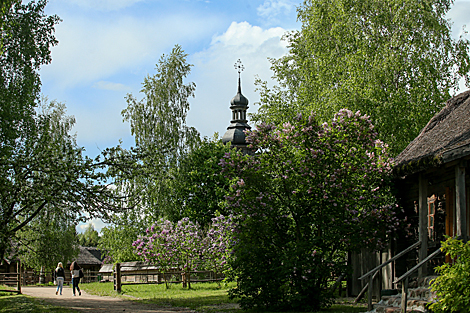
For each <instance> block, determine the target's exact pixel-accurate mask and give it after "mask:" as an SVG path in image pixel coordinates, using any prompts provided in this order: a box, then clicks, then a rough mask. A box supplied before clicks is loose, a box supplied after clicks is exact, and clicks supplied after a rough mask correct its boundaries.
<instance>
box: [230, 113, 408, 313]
mask: <svg viewBox="0 0 470 313" xmlns="http://www.w3.org/2000/svg"><path fill="white" fill-rule="evenodd" d="M376 136H377V133H376V132H375V131H374V127H373V125H372V124H371V122H370V120H369V118H368V117H367V116H363V115H361V114H360V113H359V112H357V113H356V114H354V113H352V112H351V111H348V110H341V111H340V112H339V113H338V114H336V115H335V118H334V119H333V120H332V121H331V122H330V123H324V124H321V125H320V124H319V123H317V120H316V118H315V116H314V115H310V116H308V117H302V116H301V115H298V116H297V118H296V119H295V120H294V121H293V122H292V123H285V124H284V125H283V127H282V128H279V129H278V128H276V127H275V126H273V125H266V124H261V125H259V126H258V129H257V130H255V131H253V132H250V133H248V136H247V141H248V142H249V144H250V147H251V148H252V149H253V150H254V151H257V153H256V154H255V155H253V156H250V155H242V154H241V153H240V152H238V151H232V152H230V153H227V155H226V156H225V157H224V158H223V160H222V161H221V163H222V165H223V166H224V171H225V173H226V175H231V177H233V184H232V185H231V189H232V194H231V195H230V196H229V197H227V201H228V205H229V207H230V208H231V209H232V210H233V211H234V213H235V214H239V216H240V218H239V219H238V225H237V229H236V231H235V238H236V245H235V247H234V249H233V258H232V259H231V260H232V267H233V271H232V272H231V275H232V277H236V279H237V288H234V289H232V290H231V291H230V294H231V296H232V297H238V298H239V299H240V300H239V301H240V304H241V306H242V307H243V308H245V309H247V308H253V307H257V308H263V309H270V310H285V309H291V310H301V311H309V310H314V311H315V310H319V309H320V308H321V307H325V306H328V305H329V303H330V301H331V295H330V294H329V292H328V288H327V282H328V279H330V278H331V276H332V275H339V274H341V273H344V272H345V271H346V270H347V269H346V267H345V254H346V252H347V251H348V250H350V249H358V248H361V247H373V248H380V247H383V246H384V245H385V243H386V240H387V238H388V236H389V235H390V234H391V233H392V232H393V230H394V229H396V227H397V225H398V224H399V221H398V220H397V218H396V217H395V212H394V209H395V208H396V205H395V199H394V197H393V196H392V194H391V193H390V184H389V182H390V176H389V175H388V174H389V173H390V171H391V166H390V159H389V157H388V155H387V146H386V145H384V144H383V143H382V142H381V141H379V140H377V139H376Z"/></svg>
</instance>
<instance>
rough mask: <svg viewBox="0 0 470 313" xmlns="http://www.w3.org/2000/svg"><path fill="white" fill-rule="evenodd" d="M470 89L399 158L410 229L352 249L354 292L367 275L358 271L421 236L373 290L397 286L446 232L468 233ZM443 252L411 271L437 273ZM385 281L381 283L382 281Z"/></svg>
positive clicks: (397, 165) (398, 176)
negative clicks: (379, 247) (379, 246)
mask: <svg viewBox="0 0 470 313" xmlns="http://www.w3.org/2000/svg"><path fill="white" fill-rule="evenodd" d="M469 160H470V91H466V92H463V93H461V94H459V95H457V96H455V97H453V98H451V99H450V100H448V101H447V102H446V105H445V107H444V108H443V109H442V110H441V111H440V112H439V113H437V114H436V115H435V116H434V117H433V118H432V119H431V120H430V121H429V122H428V124H427V125H426V126H425V127H424V128H423V129H422V130H421V132H420V134H419V135H418V137H416V138H415V139H414V140H413V141H412V142H411V143H410V144H409V145H408V146H407V148H406V149H405V150H403V151H402V152H401V153H400V154H399V155H398V156H397V157H396V158H395V166H394V169H393V171H394V175H395V177H396V179H395V186H396V190H397V196H398V201H399V203H400V206H401V207H402V208H403V210H404V212H403V214H404V216H402V217H406V219H407V221H406V223H407V224H409V226H410V227H409V232H405V233H399V234H398V238H397V240H396V241H394V242H393V243H391V245H390V247H389V249H388V251H383V252H382V253H380V254H373V253H370V252H367V251H361V252H360V253H353V254H352V262H351V264H352V265H353V267H354V273H353V275H352V279H351V286H352V290H351V291H352V292H351V293H352V294H353V295H357V293H358V292H359V290H361V287H362V286H364V285H365V283H367V281H362V282H359V281H358V280H357V279H358V277H359V276H361V275H363V274H365V273H366V272H368V271H369V270H371V269H373V268H374V267H376V266H378V265H380V264H381V263H384V262H385V261H387V260H389V259H390V258H392V257H393V256H395V255H397V254H398V253H400V252H401V251H404V250H405V249H407V248H408V247H410V246H412V245H413V244H416V243H418V242H421V244H420V245H419V247H418V248H417V249H413V250H411V251H410V252H408V253H407V254H405V255H404V256H402V257H400V258H399V259H397V260H396V261H394V262H392V263H390V264H389V265H387V266H385V267H383V268H382V269H381V270H380V271H379V275H378V278H377V279H376V280H375V283H374V292H373V294H374V295H379V294H380V289H393V288H396V287H397V286H396V284H394V281H395V280H396V278H398V277H400V276H402V275H403V274H405V273H407V272H408V271H409V270H410V269H411V268H413V267H414V266H415V265H417V264H418V263H419V262H421V261H423V260H424V259H426V258H427V257H428V256H429V255H430V254H431V253H433V252H434V251H436V250H438V249H439V248H440V245H441V242H442V241H443V240H445V235H447V236H457V237H461V238H463V239H465V240H466V239H467V238H468V236H469V229H470V224H469V221H470V219H469V218H468V216H470V169H469V167H470V161H469ZM445 261H446V259H445V256H444V255H443V254H440V255H438V256H436V257H434V258H433V259H431V260H430V261H428V262H427V263H425V265H423V266H422V267H420V268H419V269H418V270H417V271H416V272H414V273H413V274H412V276H411V277H424V276H428V275H433V274H435V273H434V268H435V267H436V266H437V265H440V264H442V263H443V262H445ZM447 261H449V260H447ZM379 282H380V283H379Z"/></svg>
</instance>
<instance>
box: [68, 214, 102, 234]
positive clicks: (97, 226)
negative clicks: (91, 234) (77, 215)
mask: <svg viewBox="0 0 470 313" xmlns="http://www.w3.org/2000/svg"><path fill="white" fill-rule="evenodd" d="M90 223H91V224H92V225H93V228H94V229H95V230H96V231H97V232H98V233H99V234H101V229H102V228H103V227H105V226H108V224H106V223H104V222H103V221H102V220H100V219H97V218H94V219H92V220H89V221H87V222H86V223H80V224H78V225H77V227H76V228H75V229H76V230H77V232H78V233H83V232H85V230H86V228H87V227H88V224H90Z"/></svg>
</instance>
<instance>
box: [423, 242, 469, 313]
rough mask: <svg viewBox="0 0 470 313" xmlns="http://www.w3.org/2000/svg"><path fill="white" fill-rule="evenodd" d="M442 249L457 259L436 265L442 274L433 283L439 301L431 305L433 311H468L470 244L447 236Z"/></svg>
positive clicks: (432, 287) (437, 312)
mask: <svg viewBox="0 0 470 313" xmlns="http://www.w3.org/2000/svg"><path fill="white" fill-rule="evenodd" d="M441 250H442V251H444V252H445V253H446V255H448V256H450V257H451V258H452V259H455V262H454V264H449V263H446V264H444V265H442V266H438V267H436V271H437V272H438V273H439V274H440V276H439V277H437V278H436V279H435V280H434V281H433V282H432V284H431V289H432V291H434V292H436V295H437V302H435V303H433V304H432V305H431V306H430V309H431V310H432V311H433V312H436V313H439V312H468V308H470V245H469V244H468V243H465V242H463V241H462V240H458V239H455V238H447V240H446V241H445V242H443V243H442V247H441Z"/></svg>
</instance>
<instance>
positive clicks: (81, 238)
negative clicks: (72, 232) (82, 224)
mask: <svg viewBox="0 0 470 313" xmlns="http://www.w3.org/2000/svg"><path fill="white" fill-rule="evenodd" d="M99 240H100V236H99V234H98V232H97V231H96V230H95V227H94V226H93V224H92V223H88V225H87V228H86V229H85V231H84V232H83V233H82V234H78V243H79V244H80V245H81V246H83V247H97V246H98V242H99Z"/></svg>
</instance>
